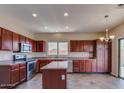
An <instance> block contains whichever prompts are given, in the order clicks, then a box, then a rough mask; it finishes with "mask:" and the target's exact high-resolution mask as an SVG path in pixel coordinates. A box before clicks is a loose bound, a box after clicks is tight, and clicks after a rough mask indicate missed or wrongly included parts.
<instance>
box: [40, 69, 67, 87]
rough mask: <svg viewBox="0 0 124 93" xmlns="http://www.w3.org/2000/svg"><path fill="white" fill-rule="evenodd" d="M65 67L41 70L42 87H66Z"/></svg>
mask: <svg viewBox="0 0 124 93" xmlns="http://www.w3.org/2000/svg"><path fill="white" fill-rule="evenodd" d="M66 74H67V73H66V69H44V70H43V75H42V76H43V77H42V81H43V83H42V84H43V85H42V86H43V89H66V88H67V83H66V78H67V76H66Z"/></svg>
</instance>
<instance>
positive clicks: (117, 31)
mask: <svg viewBox="0 0 124 93" xmlns="http://www.w3.org/2000/svg"><path fill="white" fill-rule="evenodd" d="M110 34H113V35H115V39H114V40H113V41H112V74H113V75H116V76H118V63H119V62H118V39H119V38H124V23H123V24H120V25H119V26H117V27H115V28H113V29H112V30H111V31H110Z"/></svg>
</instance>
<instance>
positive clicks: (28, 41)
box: [26, 37, 32, 45]
mask: <svg viewBox="0 0 124 93" xmlns="http://www.w3.org/2000/svg"><path fill="white" fill-rule="evenodd" d="M26 43H27V44H31V45H32V39H30V38H27V37H26Z"/></svg>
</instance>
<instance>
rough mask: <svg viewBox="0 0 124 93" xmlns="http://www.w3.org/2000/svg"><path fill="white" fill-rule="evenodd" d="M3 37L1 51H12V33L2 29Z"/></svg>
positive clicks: (0, 38)
mask: <svg viewBox="0 0 124 93" xmlns="http://www.w3.org/2000/svg"><path fill="white" fill-rule="evenodd" d="M0 30H1V31H0V32H1V37H0V42H1V44H0V49H1V50H7V51H11V50H12V36H13V34H12V32H11V31H8V30H6V29H3V28H1V29H0Z"/></svg>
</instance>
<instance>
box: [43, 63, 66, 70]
mask: <svg viewBox="0 0 124 93" xmlns="http://www.w3.org/2000/svg"><path fill="white" fill-rule="evenodd" d="M67 68H68V61H53V62H51V63H49V64H48V65H46V66H44V67H42V68H41V69H42V70H45V69H67Z"/></svg>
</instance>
